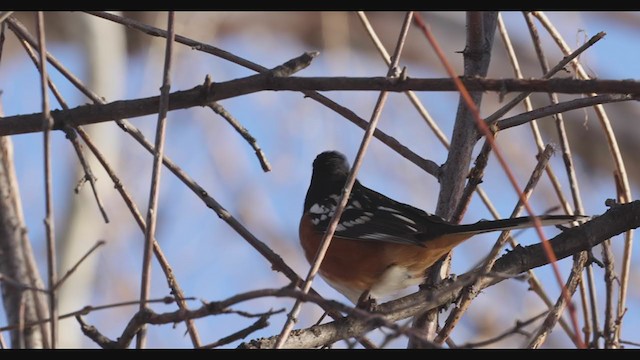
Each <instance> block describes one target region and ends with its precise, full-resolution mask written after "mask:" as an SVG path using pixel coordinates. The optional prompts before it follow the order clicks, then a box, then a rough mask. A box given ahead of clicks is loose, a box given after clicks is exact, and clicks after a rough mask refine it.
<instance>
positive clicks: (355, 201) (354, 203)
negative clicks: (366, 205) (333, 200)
mask: <svg viewBox="0 0 640 360" xmlns="http://www.w3.org/2000/svg"><path fill="white" fill-rule="evenodd" d="M352 204H353V206H354V207H355V208H356V209H362V204H360V201H358V200H354V201H353V202H352Z"/></svg>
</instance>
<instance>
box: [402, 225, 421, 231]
mask: <svg viewBox="0 0 640 360" xmlns="http://www.w3.org/2000/svg"><path fill="white" fill-rule="evenodd" d="M405 227H407V228H409V230H411V231H413V232H418V229H416V228H414V227H413V226H411V225H405Z"/></svg>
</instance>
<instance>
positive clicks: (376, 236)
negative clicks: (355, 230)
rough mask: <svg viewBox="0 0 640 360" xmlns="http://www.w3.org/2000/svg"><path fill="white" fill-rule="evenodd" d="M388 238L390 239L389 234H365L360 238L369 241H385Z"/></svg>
mask: <svg viewBox="0 0 640 360" xmlns="http://www.w3.org/2000/svg"><path fill="white" fill-rule="evenodd" d="M387 237H388V235H387V234H382V233H370V234H364V235H361V236H360V238H362V239H369V240H383V239H386V238H387Z"/></svg>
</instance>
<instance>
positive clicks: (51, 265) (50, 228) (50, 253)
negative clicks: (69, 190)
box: [36, 11, 58, 349]
mask: <svg viewBox="0 0 640 360" xmlns="http://www.w3.org/2000/svg"><path fill="white" fill-rule="evenodd" d="M36 25H37V26H36V30H37V33H38V49H39V51H40V68H39V71H40V91H41V95H42V123H41V124H42V131H43V134H44V174H45V180H44V183H45V211H46V213H45V218H44V227H45V233H46V237H47V277H48V287H49V289H51V292H50V293H49V313H50V314H51V328H50V331H51V348H52V349H55V348H56V345H57V342H58V300H57V296H56V292H55V291H53V288H54V286H55V284H56V282H57V281H58V274H57V270H56V250H55V249H56V240H55V236H54V222H53V194H52V187H53V184H52V180H51V144H50V132H51V130H52V127H53V118H52V117H51V114H50V113H49V96H48V92H47V66H46V61H45V56H44V54H46V46H45V39H44V32H45V31H44V15H43V14H42V11H38V14H37V20H36Z"/></svg>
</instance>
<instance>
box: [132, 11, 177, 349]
mask: <svg viewBox="0 0 640 360" xmlns="http://www.w3.org/2000/svg"><path fill="white" fill-rule="evenodd" d="M174 18H175V13H174V12H173V11H169V14H168V15H167V32H168V33H169V36H167V41H166V48H165V53H164V69H163V72H162V86H161V87H160V104H159V105H160V107H159V110H158V124H157V125H156V141H155V151H154V152H153V169H152V172H151V186H150V190H149V207H148V209H147V227H146V231H145V233H144V240H145V242H144V252H143V258H142V276H141V279H140V311H142V310H144V309H145V308H146V304H145V301H146V300H147V299H148V298H149V293H150V292H151V256H152V254H153V240H154V238H155V233H156V225H157V223H156V220H157V213H158V197H159V191H158V189H159V188H160V174H161V170H162V158H163V157H164V138H165V130H166V126H167V112H168V111H169V91H170V90H171V58H172V57H173V39H174V38H175V28H174V25H173V22H174ZM146 333H147V332H146V328H145V327H144V326H143V327H141V328H140V330H139V332H138V334H137V337H136V348H137V349H141V348H144V345H145V341H146Z"/></svg>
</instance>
